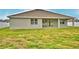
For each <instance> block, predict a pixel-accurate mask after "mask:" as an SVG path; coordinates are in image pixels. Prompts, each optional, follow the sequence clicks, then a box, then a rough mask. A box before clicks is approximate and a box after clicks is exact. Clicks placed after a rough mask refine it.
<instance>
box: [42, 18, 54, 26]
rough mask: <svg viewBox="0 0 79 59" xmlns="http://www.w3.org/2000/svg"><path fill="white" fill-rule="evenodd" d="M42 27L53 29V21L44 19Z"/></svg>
mask: <svg viewBox="0 0 79 59" xmlns="http://www.w3.org/2000/svg"><path fill="white" fill-rule="evenodd" d="M42 25H43V27H53V20H52V19H43V20H42Z"/></svg>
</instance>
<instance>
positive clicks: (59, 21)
mask: <svg viewBox="0 0 79 59" xmlns="http://www.w3.org/2000/svg"><path fill="white" fill-rule="evenodd" d="M58 28H60V19H59V18H58Z"/></svg>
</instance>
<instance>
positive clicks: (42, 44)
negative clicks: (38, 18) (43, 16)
mask: <svg viewBox="0 0 79 59" xmlns="http://www.w3.org/2000/svg"><path fill="white" fill-rule="evenodd" d="M0 48H8V49H12V48H16V49H17V48H32V49H33V48H44V49H45V48H48V49H49V48H54V49H56V48H59V49H60V48H68V49H70V48H79V28H78V27H68V28H60V29H58V28H48V29H26V30H24V29H20V30H11V29H9V28H3V29H0Z"/></svg>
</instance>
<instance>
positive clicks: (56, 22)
mask: <svg viewBox="0 0 79 59" xmlns="http://www.w3.org/2000/svg"><path fill="white" fill-rule="evenodd" d="M68 20H69V19H64V18H47V19H46V18H44V19H42V27H44V28H46V27H49V28H52V27H53V28H63V27H67V21H68ZM72 20H73V21H72V22H73V23H72V24H73V26H74V19H72Z"/></svg>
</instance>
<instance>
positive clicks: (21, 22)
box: [10, 19, 42, 29]
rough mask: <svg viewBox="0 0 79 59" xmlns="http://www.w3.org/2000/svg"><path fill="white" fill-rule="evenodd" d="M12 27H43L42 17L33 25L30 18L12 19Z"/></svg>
mask: <svg viewBox="0 0 79 59" xmlns="http://www.w3.org/2000/svg"><path fill="white" fill-rule="evenodd" d="M10 28H11V29H31V28H42V19H38V24H36V25H32V24H31V21H30V19H10Z"/></svg>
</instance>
